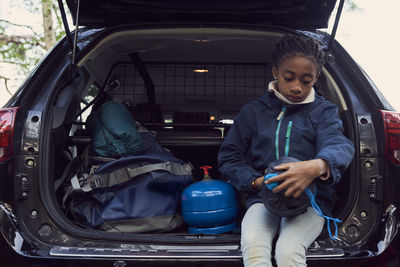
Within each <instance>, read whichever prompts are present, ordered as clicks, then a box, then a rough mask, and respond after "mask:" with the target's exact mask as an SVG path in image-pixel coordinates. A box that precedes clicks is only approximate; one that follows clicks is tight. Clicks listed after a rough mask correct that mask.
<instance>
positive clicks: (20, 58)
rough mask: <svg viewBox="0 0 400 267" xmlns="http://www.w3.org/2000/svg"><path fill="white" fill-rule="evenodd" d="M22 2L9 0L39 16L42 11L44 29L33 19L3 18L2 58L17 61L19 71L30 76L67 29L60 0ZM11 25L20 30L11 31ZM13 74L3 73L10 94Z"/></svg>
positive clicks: (0, 79) (0, 28)
mask: <svg viewBox="0 0 400 267" xmlns="http://www.w3.org/2000/svg"><path fill="white" fill-rule="evenodd" d="M19 4H21V5H22V6H18V4H16V3H15V2H14V1H10V2H9V5H10V6H11V7H12V8H23V9H25V10H28V11H29V12H30V13H32V14H35V15H36V14H37V15H38V16H40V14H41V15H42V23H43V27H42V30H40V28H33V27H32V26H31V25H29V21H27V22H26V24H16V23H13V22H11V21H8V20H4V19H1V18H0V62H2V63H6V64H11V65H13V66H14V68H15V69H16V73H17V74H18V75H21V76H26V75H27V74H28V73H29V71H30V70H31V69H32V67H33V66H35V65H36V63H37V62H38V61H39V60H40V58H41V57H42V56H43V55H44V54H45V53H46V51H47V50H49V49H50V48H51V47H52V46H53V44H54V43H55V42H56V40H58V39H60V38H61V37H62V36H63V35H64V34H65V33H64V27H63V25H62V20H61V18H60V13H59V8H58V4H57V1H56V0H53V1H52V0H23V1H20V3H19ZM13 5H14V6H13ZM10 28H13V29H18V30H14V31H13V33H11V34H10V33H9V29H10ZM14 32H24V34H15V33H14ZM11 78H12V77H6V76H4V75H2V74H1V73H0V82H3V83H4V85H5V88H6V90H7V91H8V92H9V94H10V95H11V92H10V90H9V89H8V86H7V82H8V81H9V80H10V79H11Z"/></svg>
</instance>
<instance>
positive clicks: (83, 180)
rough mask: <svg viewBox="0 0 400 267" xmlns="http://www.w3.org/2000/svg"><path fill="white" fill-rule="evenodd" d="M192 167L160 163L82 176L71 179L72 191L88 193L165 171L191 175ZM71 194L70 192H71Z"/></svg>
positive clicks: (190, 165)
mask: <svg viewBox="0 0 400 267" xmlns="http://www.w3.org/2000/svg"><path fill="white" fill-rule="evenodd" d="M192 169H193V166H192V164H191V163H185V164H180V163H177V162H162V163H154V164H149V165H144V166H140V167H137V168H129V167H126V168H120V169H117V170H114V171H111V172H108V173H100V174H93V175H89V176H85V175H82V176H81V177H79V178H78V176H77V175H74V176H73V177H72V178H71V185H72V188H73V191H77V192H90V191H92V190H93V189H96V188H108V187H111V186H114V185H118V184H122V183H125V182H127V181H129V180H131V179H133V178H135V177H137V176H139V175H142V174H145V173H149V172H152V171H167V172H169V173H171V174H173V175H191V173H192ZM71 192H72V191H71Z"/></svg>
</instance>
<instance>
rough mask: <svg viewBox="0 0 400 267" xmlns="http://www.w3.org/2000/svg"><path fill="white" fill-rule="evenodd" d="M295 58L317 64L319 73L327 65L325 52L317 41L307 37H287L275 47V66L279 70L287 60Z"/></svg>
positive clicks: (273, 54)
mask: <svg viewBox="0 0 400 267" xmlns="http://www.w3.org/2000/svg"><path fill="white" fill-rule="evenodd" d="M294 56H303V57H306V58H308V59H310V60H311V61H313V62H314V63H315V66H316V67H317V70H318V72H320V71H321V69H322V66H323V65H324V63H325V52H324V51H323V50H322V49H321V47H320V45H319V43H318V42H317V41H316V40H314V39H312V38H310V37H305V36H297V35H286V36H285V37H283V38H282V39H281V40H280V41H279V42H278V43H277V44H276V45H275V49H274V51H273V52H272V63H273V66H274V67H276V68H279V65H280V64H281V63H282V62H283V61H284V60H285V59H287V58H290V57H294Z"/></svg>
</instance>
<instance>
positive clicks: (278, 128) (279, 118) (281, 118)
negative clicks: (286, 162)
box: [275, 106, 286, 159]
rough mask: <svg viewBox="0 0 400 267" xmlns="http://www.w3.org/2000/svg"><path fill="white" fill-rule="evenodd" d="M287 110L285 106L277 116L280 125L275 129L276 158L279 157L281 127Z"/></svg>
mask: <svg viewBox="0 0 400 267" xmlns="http://www.w3.org/2000/svg"><path fill="white" fill-rule="evenodd" d="M285 112H286V106H283V107H282V110H281V112H280V113H279V115H278V117H277V118H276V119H277V120H278V126H277V127H276V131H275V157H276V159H279V130H280V128H281V124H282V121H283V119H284V118H285Z"/></svg>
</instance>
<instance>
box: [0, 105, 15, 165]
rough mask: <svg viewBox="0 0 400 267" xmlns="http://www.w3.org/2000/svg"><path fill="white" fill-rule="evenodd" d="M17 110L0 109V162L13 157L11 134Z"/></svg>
mask: <svg viewBox="0 0 400 267" xmlns="http://www.w3.org/2000/svg"><path fill="white" fill-rule="evenodd" d="M17 109H18V108H5V109H0V162H3V161H6V160H7V159H9V158H10V157H11V156H12V155H13V132H14V122H15V116H16V114H17Z"/></svg>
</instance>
